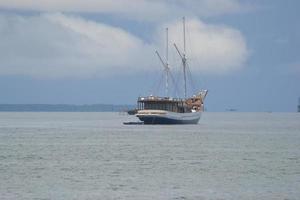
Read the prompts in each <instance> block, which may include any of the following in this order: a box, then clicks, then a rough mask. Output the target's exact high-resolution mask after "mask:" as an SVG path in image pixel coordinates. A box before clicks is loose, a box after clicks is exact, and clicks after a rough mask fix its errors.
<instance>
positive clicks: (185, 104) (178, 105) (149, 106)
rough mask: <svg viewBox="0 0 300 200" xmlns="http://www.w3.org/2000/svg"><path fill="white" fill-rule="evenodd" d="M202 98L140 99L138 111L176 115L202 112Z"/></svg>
mask: <svg viewBox="0 0 300 200" xmlns="http://www.w3.org/2000/svg"><path fill="white" fill-rule="evenodd" d="M202 106H203V104H202V100H201V98H200V97H196V96H194V97H192V98H189V99H181V98H169V97H154V96H149V97H139V98H138V102H137V107H138V110H166V111H170V112H176V113H188V112H196V111H200V110H202Z"/></svg>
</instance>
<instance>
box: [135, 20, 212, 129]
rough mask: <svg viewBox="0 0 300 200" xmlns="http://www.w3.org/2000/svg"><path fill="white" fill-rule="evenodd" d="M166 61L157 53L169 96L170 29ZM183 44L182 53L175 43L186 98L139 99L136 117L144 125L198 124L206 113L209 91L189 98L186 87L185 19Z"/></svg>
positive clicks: (148, 97) (151, 97)
mask: <svg viewBox="0 0 300 200" xmlns="http://www.w3.org/2000/svg"><path fill="white" fill-rule="evenodd" d="M166 38H167V39H166V41H167V42H166V43H167V45H166V61H164V60H163V59H162V58H161V56H160V54H159V53H158V52H157V51H156V54H157V56H158V58H159V59H160V61H161V63H162V65H163V67H164V71H165V79H166V94H168V87H169V75H170V67H169V61H168V28H167V29H166ZM183 43H184V50H183V51H180V50H179V48H178V47H177V45H176V44H175V43H174V47H175V49H176V51H177V52H178V55H179V56H180V58H181V62H182V68H183V79H184V85H183V87H184V97H183V98H172V97H169V96H168V95H166V97H159V96H153V95H150V96H146V97H139V98H138V100H137V110H136V114H135V116H136V117H137V118H139V120H140V121H142V122H143V123H144V124H197V123H198V122H199V120H200V118H201V114H202V112H203V111H204V100H205V97H206V95H207V90H200V91H199V92H198V93H197V94H195V95H192V97H187V85H186V70H187V58H186V42H185V18H183Z"/></svg>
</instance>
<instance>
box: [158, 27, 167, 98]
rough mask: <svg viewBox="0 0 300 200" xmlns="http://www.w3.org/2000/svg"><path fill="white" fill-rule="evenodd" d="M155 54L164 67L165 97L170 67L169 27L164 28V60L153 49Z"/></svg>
mask: <svg viewBox="0 0 300 200" xmlns="http://www.w3.org/2000/svg"><path fill="white" fill-rule="evenodd" d="M155 53H156V54H157V56H158V58H159V60H160V62H161V63H162V65H163V66H164V69H165V76H166V97H168V96H169V73H170V67H169V29H168V28H166V62H165V61H164V60H163V59H162V58H161V56H160V55H159V53H158V51H155Z"/></svg>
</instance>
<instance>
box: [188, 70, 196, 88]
mask: <svg viewBox="0 0 300 200" xmlns="http://www.w3.org/2000/svg"><path fill="white" fill-rule="evenodd" d="M187 71H188V76H189V80H190V84H191V87H192V90H193V93H195V92H197V91H196V87H195V85H196V84H195V82H194V79H193V75H192V72H191V70H190V67H187Z"/></svg>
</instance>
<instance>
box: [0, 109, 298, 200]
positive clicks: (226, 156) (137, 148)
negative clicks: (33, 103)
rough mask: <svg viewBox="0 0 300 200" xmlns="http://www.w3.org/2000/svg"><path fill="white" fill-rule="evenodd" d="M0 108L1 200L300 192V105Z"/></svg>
mask: <svg viewBox="0 0 300 200" xmlns="http://www.w3.org/2000/svg"><path fill="white" fill-rule="evenodd" d="M123 121H136V119H135V118H134V117H132V116H127V115H120V114H119V113H0V199H1V200H8V199H9V200H19V199H20V200H21V199H22V200H24V199H25V200H27V199H28V200H29V199H35V200H46V199H51V200H52V199H54V200H56V199H59V200H73V199H75V200H77V199H78V200H85V199H90V200H95V199H105V200H106V199H108V200H110V199H130V200H131V199H133V200H140V199H149V200H150V199H155V200H157V199H174V200H175V199H195V200H196V199H197V200H198V199H199V200H202V199H203V200H214V199H216V200H217V199H218V200H220V199H236V200H238V199H249V200H250V199H251V200H252V199H261V200H265V199H275V200H276V199H278V200H284V199H289V200H293V199H294V200H296V199H300V113H204V114H203V117H202V119H201V120H200V123H199V124H198V125H175V126H174V125H173V126H170V125H166V126H160V125H153V126H152V125H137V126H132V125H131V126H126V125H123V124H122V122H123Z"/></svg>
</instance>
